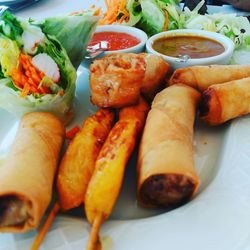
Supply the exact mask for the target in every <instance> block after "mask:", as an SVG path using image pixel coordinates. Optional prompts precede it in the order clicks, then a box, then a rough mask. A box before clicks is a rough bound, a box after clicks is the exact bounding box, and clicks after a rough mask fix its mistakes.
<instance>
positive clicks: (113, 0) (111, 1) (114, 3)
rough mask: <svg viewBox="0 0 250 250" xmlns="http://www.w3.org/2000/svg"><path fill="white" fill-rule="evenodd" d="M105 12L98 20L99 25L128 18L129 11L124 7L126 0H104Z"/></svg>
mask: <svg viewBox="0 0 250 250" xmlns="http://www.w3.org/2000/svg"><path fill="white" fill-rule="evenodd" d="M105 5H106V12H105V13H104V17H103V18H102V19H101V20H100V21H99V24H100V25H104V24H112V23H114V22H119V23H121V22H123V21H124V20H126V21H128V20H129V13H128V11H127V9H126V5H127V1H126V0H105Z"/></svg>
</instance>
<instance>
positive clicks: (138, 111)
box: [85, 99, 149, 249]
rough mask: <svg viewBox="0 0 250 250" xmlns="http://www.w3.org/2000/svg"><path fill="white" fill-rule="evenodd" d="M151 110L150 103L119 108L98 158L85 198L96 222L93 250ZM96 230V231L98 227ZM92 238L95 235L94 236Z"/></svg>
mask: <svg viewBox="0 0 250 250" xmlns="http://www.w3.org/2000/svg"><path fill="white" fill-rule="evenodd" d="M148 110H149V107H148V104H147V103H146V102H145V101H143V100H142V99H141V100H140V102H139V104H137V105H134V106H130V107H127V108H124V109H122V110H121V111H120V114H119V120H118V122H117V123H116V124H115V126H114V127H113V129H112V130H111V132H110V134H109V136H108V138H107V140H106V141H105V143H104V145H103V147H102V149H101V151H100V154H99V156H98V158H97V160H96V166H95V171H94V173H93V176H92V178H91V180H90V183H89V185H88V189H87V193H86V197H85V212H86V215H87V219H88V221H89V222H90V224H91V225H93V231H92V234H91V235H92V236H93V235H94V237H93V239H94V240H93V241H94V243H93V242H92V240H91V242H90V243H89V246H88V249H94V248H93V244H95V243H96V242H95V241H96V239H97V237H96V236H97V234H98V231H99V228H100V224H102V222H103V221H104V220H106V219H107V218H108V217H109V215H110V213H111V211H112V208H113V206H114V204H115V201H116V199H117V197H118V194H119V191H120V188H121V185H122V180H123V176H124V171H125V167H126V164H127V162H128V160H129V158H130V155H131V153H132V152H133V150H134V147H135V144H136V140H137V138H138V135H139V134H140V132H141V130H142V128H143V126H144V123H145V119H146V115H147V112H148ZM96 229H97V230H96ZM91 239H92V237H91Z"/></svg>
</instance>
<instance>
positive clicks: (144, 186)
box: [137, 84, 200, 208]
mask: <svg viewBox="0 0 250 250" xmlns="http://www.w3.org/2000/svg"><path fill="white" fill-rule="evenodd" d="M199 98H200V94H199V92H198V91H197V90H195V89H193V88H191V87H189V86H186V85H182V84H176V85H173V86H170V87H168V88H166V89H164V90H163V91H161V92H160V93H158V94H157V95H156V97H155V99H154V101H153V104H152V108H151V110H150V112H149V114H148V117H147V121H146V125H145V128H144V132H143V136H142V140H141V144H140V149H139V156H138V165H137V173H138V183H137V195H138V201H139V203H140V204H141V205H143V206H146V207H167V208H171V207H176V206H179V205H181V204H183V203H184V202H186V201H187V200H189V199H190V198H191V197H192V195H193V194H194V193H195V191H196V190H197V188H198V186H199V178H198V176H197V174H196V171H195V167H194V159H193V126H194V119H195V113H196V105H197V103H198V101H199Z"/></svg>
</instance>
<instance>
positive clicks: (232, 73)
mask: <svg viewBox="0 0 250 250" xmlns="http://www.w3.org/2000/svg"><path fill="white" fill-rule="evenodd" d="M244 77H250V65H210V66H192V67H187V68H181V69H177V70H176V71H175V72H174V74H173V75H172V77H171V79H170V81H169V85H173V84H176V83H183V84H186V85H189V86H191V87H193V88H196V89H198V90H200V91H204V90H206V89H207V88H208V87H209V86H211V85H214V84H219V83H224V82H228V81H232V80H238V79H241V78H244Z"/></svg>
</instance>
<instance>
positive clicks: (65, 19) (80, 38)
mask: <svg viewBox="0 0 250 250" xmlns="http://www.w3.org/2000/svg"><path fill="white" fill-rule="evenodd" d="M98 20H99V17H97V16H93V13H92V12H86V13H84V14H80V15H74V16H61V17H51V18H47V19H45V20H44V22H43V23H42V24H41V28H42V30H43V32H44V33H46V34H48V35H52V36H55V37H56V38H57V39H58V40H59V41H60V42H61V44H62V46H63V47H64V48H65V49H66V51H67V53H68V55H69V58H70V60H71V62H72V64H73V65H74V67H75V68H76V69H77V68H78V66H79V65H80V63H81V61H82V60H83V58H84V55H85V53H86V47H87V45H88V43H89V41H90V39H91V37H92V34H93V32H94V30H95V28H96V25H97V22H98Z"/></svg>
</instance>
